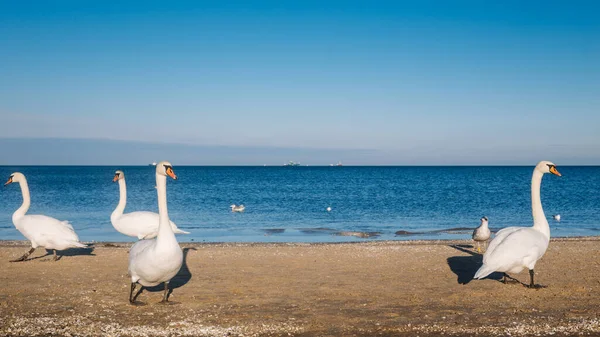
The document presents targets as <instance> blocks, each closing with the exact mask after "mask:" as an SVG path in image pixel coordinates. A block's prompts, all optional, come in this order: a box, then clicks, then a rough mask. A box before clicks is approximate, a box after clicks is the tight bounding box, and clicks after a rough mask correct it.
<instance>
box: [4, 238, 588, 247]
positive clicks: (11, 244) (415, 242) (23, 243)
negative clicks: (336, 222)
mask: <svg viewBox="0 0 600 337" xmlns="http://www.w3.org/2000/svg"><path fill="white" fill-rule="evenodd" d="M137 241H138V240H136V241H81V242H82V243H83V244H86V245H90V246H94V245H104V247H126V246H130V245H132V244H134V243H135V242H137ZM490 241H491V240H490ZM573 241H575V242H578V241H600V235H598V236H590V235H587V236H572V237H551V238H550V242H551V243H552V242H573ZM178 243H179V244H180V245H185V246H204V245H206V246H220V247H256V246H284V247H289V246H320V245H356V244H358V245H362V244H364V245H406V246H410V245H452V244H473V243H474V241H473V240H471V239H437V240H433V239H431V240H427V239H420V240H377V239H364V240H361V241H358V240H357V241H336V242H327V241H325V242H296V241H290V242H246V241H238V242H229V241H223V242H200V241H192V242H188V241H185V242H181V241H178ZM29 245H30V243H29V240H2V239H0V248H1V247H15V246H29ZM107 245H108V246H107ZM40 249H43V248H41V247H40ZM73 249H76V248H73Z"/></svg>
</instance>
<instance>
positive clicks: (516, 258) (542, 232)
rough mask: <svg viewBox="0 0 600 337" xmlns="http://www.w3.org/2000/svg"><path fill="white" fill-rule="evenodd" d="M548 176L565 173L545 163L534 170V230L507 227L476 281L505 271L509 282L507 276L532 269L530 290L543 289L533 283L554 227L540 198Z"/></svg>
mask: <svg viewBox="0 0 600 337" xmlns="http://www.w3.org/2000/svg"><path fill="white" fill-rule="evenodd" d="M544 173H552V174H555V175H557V176H559V177H560V176H561V174H560V173H559V172H558V170H556V166H555V165H554V164H553V163H551V162H549V161H541V162H539V163H538V164H537V166H536V167H535V169H534V170H533V176H532V178H531V210H532V214H533V227H507V228H504V229H502V230H500V231H498V233H496V237H495V238H494V239H493V240H492V242H490V246H489V248H488V249H487V251H486V252H485V254H484V255H483V265H482V266H481V268H479V270H477V272H476V273H475V276H474V277H473V278H475V279H482V278H484V277H486V276H488V275H489V274H491V273H493V272H496V271H498V272H503V273H504V282H505V283H506V282H507V277H510V276H508V275H507V274H506V273H519V272H521V270H523V268H527V269H529V277H530V279H531V280H530V283H529V288H540V287H543V286H540V285H536V284H535V283H534V281H533V276H534V274H535V272H534V268H535V264H536V262H537V261H538V260H539V259H540V258H541V257H542V256H543V255H544V253H545V252H546V249H547V248H548V243H549V242H550V226H549V225H548V220H546V216H545V215H544V210H543V209H542V201H541V199H540V185H541V183H542V177H543V176H544Z"/></svg>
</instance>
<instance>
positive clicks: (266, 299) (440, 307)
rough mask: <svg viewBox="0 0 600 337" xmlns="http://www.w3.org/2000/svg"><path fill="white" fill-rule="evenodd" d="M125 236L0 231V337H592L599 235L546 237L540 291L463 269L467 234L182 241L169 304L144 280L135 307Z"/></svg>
mask: <svg viewBox="0 0 600 337" xmlns="http://www.w3.org/2000/svg"><path fill="white" fill-rule="evenodd" d="M129 247H130V244H114V243H96V244H95V245H94V246H93V248H92V249H87V250H86V249H81V250H71V251H67V254H66V255H65V256H63V257H62V258H61V259H60V260H59V261H57V262H54V261H52V260H51V257H52V256H51V255H46V251H45V250H44V249H38V250H37V251H36V252H35V253H34V254H33V255H32V259H31V260H29V261H26V262H23V263H9V262H8V260H10V259H14V258H17V257H19V256H21V255H22V254H23V253H24V252H25V251H26V250H27V249H28V246H27V242H24V241H21V242H8V241H3V242H1V243H0V270H1V271H2V272H1V274H0V335H2V336H41V335H44V336H45V335H52V336H175V335H176V336H280V335H282V336H375V335H380V336H428V335H439V334H446V335H456V336H471V335H486V336H506V335H512V336H526V335H531V336H535V335H548V334H554V335H558V336H563V335H600V277H599V276H598V272H599V271H600V238H582V239H553V240H552V242H551V243H550V247H549V249H548V251H547V253H546V255H545V256H544V257H543V258H542V260H541V261H540V262H539V263H538V265H537V267H536V277H537V278H536V282H537V283H540V284H543V285H547V286H548V287H547V288H545V289H540V290H532V289H528V288H525V287H524V286H522V285H521V284H518V283H515V284H507V285H505V284H503V283H501V282H499V281H498V280H497V279H499V277H496V276H499V275H495V274H494V277H493V278H492V279H486V280H482V281H477V280H471V277H472V275H473V274H474V273H475V271H476V269H477V268H478V267H479V265H480V263H481V256H480V255H479V254H477V253H476V252H475V251H474V249H473V246H472V242H470V241H413V242H364V243H345V244H182V247H183V248H184V251H185V256H186V258H185V264H184V267H183V268H182V270H181V271H180V273H179V275H178V276H177V278H176V279H174V280H173V281H172V283H171V287H172V289H173V291H172V294H171V296H170V301H172V304H170V305H161V304H159V303H158V302H159V301H160V300H161V292H160V289H150V290H145V291H144V292H143V293H142V294H141V295H140V296H139V298H138V300H139V301H140V302H143V304H144V305H140V306H132V305H130V304H129V303H128V301H127V298H128V291H129V278H128V275H127V254H128V248H129ZM514 276H515V277H516V278H517V279H519V280H520V281H522V282H528V280H529V276H528V274H527V273H526V272H522V273H521V274H518V275H514ZM494 278H496V279H494Z"/></svg>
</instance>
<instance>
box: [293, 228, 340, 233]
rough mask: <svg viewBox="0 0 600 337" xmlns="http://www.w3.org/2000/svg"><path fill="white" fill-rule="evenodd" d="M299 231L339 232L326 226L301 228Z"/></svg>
mask: <svg viewBox="0 0 600 337" xmlns="http://www.w3.org/2000/svg"><path fill="white" fill-rule="evenodd" d="M298 231H300V232H301V233H304V234H323V233H330V234H334V233H336V232H337V231H336V230H335V229H331V228H324V227H318V228H299V229H298Z"/></svg>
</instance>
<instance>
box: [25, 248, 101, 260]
mask: <svg viewBox="0 0 600 337" xmlns="http://www.w3.org/2000/svg"><path fill="white" fill-rule="evenodd" d="M94 248H95V247H94V246H89V247H86V248H69V249H66V250H57V251H56V256H57V258H56V261H58V260H60V259H62V258H63V256H85V255H87V256H96V254H94ZM53 255H54V251H53V250H52V249H46V254H44V255H40V256H35V257H30V258H28V259H27V260H25V261H33V260H37V259H43V258H45V257H47V256H53Z"/></svg>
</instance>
